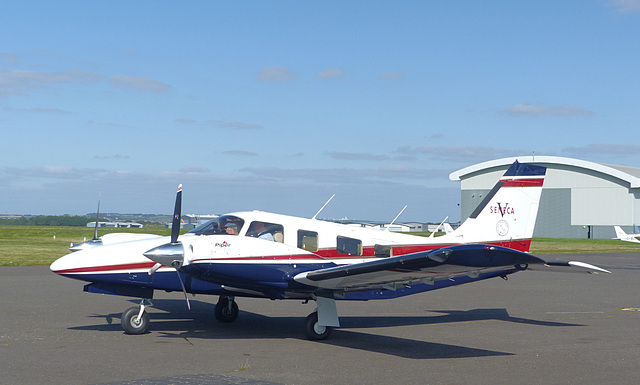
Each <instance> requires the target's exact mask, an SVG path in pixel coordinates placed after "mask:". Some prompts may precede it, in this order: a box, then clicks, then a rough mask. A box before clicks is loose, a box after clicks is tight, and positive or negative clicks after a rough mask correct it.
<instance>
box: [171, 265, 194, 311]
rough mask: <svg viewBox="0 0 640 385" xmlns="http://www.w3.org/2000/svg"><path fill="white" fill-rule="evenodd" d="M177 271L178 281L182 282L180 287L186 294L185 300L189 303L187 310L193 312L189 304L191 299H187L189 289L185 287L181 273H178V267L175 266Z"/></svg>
mask: <svg viewBox="0 0 640 385" xmlns="http://www.w3.org/2000/svg"><path fill="white" fill-rule="evenodd" d="M174 268H175V269H176V274H178V280H179V281H180V286H182V292H183V293H184V299H185V300H186V301H187V308H189V310H191V303H190V302H189V297H187V289H185V287H184V282H182V277H181V276H180V272H179V271H178V267H176V266H174Z"/></svg>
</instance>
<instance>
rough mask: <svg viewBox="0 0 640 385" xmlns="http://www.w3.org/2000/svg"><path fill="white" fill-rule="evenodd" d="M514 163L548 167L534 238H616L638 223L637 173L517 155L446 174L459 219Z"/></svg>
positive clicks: (639, 179) (639, 175) (639, 180)
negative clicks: (456, 192)
mask: <svg viewBox="0 0 640 385" xmlns="http://www.w3.org/2000/svg"><path fill="white" fill-rule="evenodd" d="M515 160H518V161H519V162H521V163H533V164H538V165H541V166H545V167H547V174H546V176H545V179H544V185H543V189H542V196H541V198H540V208H539V211H538V218H537V221H536V227H535V230H534V233H533V235H534V236H535V237H549V238H588V237H591V238H603V239H604V238H615V232H614V230H613V226H614V225H619V226H622V228H623V229H624V230H625V231H627V232H628V233H631V232H636V231H633V230H634V229H635V226H636V225H638V224H640V168H636V167H628V166H616V165H610V164H602V163H594V162H588V161H584V160H579V159H571V158H562V157H556V156H537V155H536V156H521V157H514V158H504V159H497V160H492V161H488V162H483V163H478V164H476V165H473V166H469V167H465V168H463V169H461V170H458V171H455V172H453V173H451V175H449V179H451V180H454V181H460V182H461V188H462V192H461V198H460V199H461V200H460V210H461V218H467V217H468V216H469V214H471V212H472V211H473V209H474V208H475V207H476V206H477V205H478V204H479V203H480V202H481V201H482V198H483V197H484V196H485V195H486V194H487V193H488V192H489V190H491V188H492V187H493V186H494V185H495V183H496V182H497V181H498V179H500V177H501V176H502V174H504V172H505V171H506V170H507V168H509V166H510V165H511V164H512V163H513V162H514V161H515Z"/></svg>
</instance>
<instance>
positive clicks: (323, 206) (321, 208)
mask: <svg viewBox="0 0 640 385" xmlns="http://www.w3.org/2000/svg"><path fill="white" fill-rule="evenodd" d="M334 196H336V194H333V195H331V198H329V200H328V201H327V203H325V204H324V205H322V207H320V210H318V212H317V213H316V215H314V216H313V218H311V219H316V217H317V216H318V214H320V212H321V211H322V210H323V209H324V208H325V207H326V206H327V205H328V204H329V202H331V200H332V199H333V197H334Z"/></svg>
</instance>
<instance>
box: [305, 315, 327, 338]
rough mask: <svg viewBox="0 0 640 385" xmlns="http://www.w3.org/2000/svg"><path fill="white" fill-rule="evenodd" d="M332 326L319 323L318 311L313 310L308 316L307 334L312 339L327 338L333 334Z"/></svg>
mask: <svg viewBox="0 0 640 385" xmlns="http://www.w3.org/2000/svg"><path fill="white" fill-rule="evenodd" d="M332 330H333V328H332V327H331V326H320V325H318V313H317V312H313V313H311V314H309V315H308V316H307V319H306V323H305V330H304V331H305V334H306V335H307V338H308V339H310V340H312V341H320V340H326V339H327V338H329V336H330V335H331V331H332Z"/></svg>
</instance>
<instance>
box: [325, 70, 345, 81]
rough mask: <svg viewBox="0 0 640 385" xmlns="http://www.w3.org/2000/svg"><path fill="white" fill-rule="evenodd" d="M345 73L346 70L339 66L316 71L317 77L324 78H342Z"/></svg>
mask: <svg viewBox="0 0 640 385" xmlns="http://www.w3.org/2000/svg"><path fill="white" fill-rule="evenodd" d="M346 75H347V71H345V70H341V69H339V68H327V69H325V70H322V71H320V72H318V77H319V78H320V79H325V80H330V79H344V78H345V76H346Z"/></svg>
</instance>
